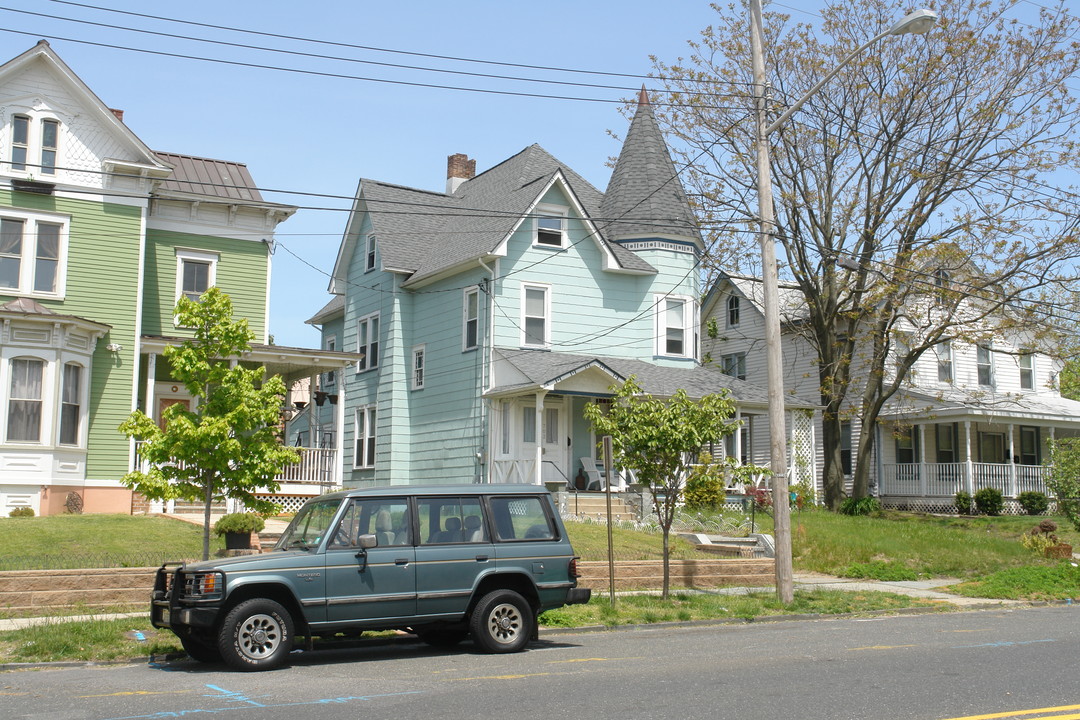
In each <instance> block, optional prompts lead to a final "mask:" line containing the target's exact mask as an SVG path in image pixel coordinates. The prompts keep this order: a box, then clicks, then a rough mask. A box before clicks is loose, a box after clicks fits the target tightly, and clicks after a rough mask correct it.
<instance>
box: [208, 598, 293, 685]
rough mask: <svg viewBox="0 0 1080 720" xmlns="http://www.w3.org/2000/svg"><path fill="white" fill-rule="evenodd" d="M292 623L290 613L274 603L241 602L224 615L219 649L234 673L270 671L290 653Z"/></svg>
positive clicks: (264, 601)
mask: <svg viewBox="0 0 1080 720" xmlns="http://www.w3.org/2000/svg"><path fill="white" fill-rule="evenodd" d="M292 644H293V621H292V617H291V616H290V615H289V611H288V610H286V609H285V608H283V607H282V606H281V605H279V604H278V603H276V602H274V601H273V600H267V599H265V598H255V599H252V600H245V601H244V602H242V603H240V604H239V605H237V606H236V607H234V608H233V609H232V610H230V611H229V614H228V615H226V616H225V622H224V623H222V625H221V633H220V634H219V635H218V650H220V651H221V657H222V659H223V660H224V661H225V663H226V664H227V665H229V667H231V668H233V669H236V670H270V669H272V668H276V667H278V666H279V665H281V664H282V663H284V662H285V659H286V658H287V657H288V655H289V653H290V652H292Z"/></svg>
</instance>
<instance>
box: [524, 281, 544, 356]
mask: <svg viewBox="0 0 1080 720" xmlns="http://www.w3.org/2000/svg"><path fill="white" fill-rule="evenodd" d="M529 290H540V291H543V293H544V315H543V320H544V340H543V342H542V343H531V342H529V334H528V332H527V331H526V324H527V322H528V320H529V319H530V318H532V319H535V318H537V317H540V316H538V315H528V314H527V311H526V306H527V305H528V303H527V302H526V296H527V295H528V291H529ZM521 347H525V348H549V347H551V285H549V284H547V283H533V282H523V283H521Z"/></svg>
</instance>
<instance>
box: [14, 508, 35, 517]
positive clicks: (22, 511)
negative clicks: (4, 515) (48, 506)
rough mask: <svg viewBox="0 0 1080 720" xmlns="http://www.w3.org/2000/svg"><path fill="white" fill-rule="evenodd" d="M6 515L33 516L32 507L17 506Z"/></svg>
mask: <svg viewBox="0 0 1080 720" xmlns="http://www.w3.org/2000/svg"><path fill="white" fill-rule="evenodd" d="M8 517H34V508H32V507H17V508H15V509H14V510H12V511H11V512H9V513H8Z"/></svg>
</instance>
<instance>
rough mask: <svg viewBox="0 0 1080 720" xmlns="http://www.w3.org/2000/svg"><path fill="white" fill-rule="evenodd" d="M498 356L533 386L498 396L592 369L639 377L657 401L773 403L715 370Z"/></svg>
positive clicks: (525, 354)
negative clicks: (721, 396)
mask: <svg viewBox="0 0 1080 720" xmlns="http://www.w3.org/2000/svg"><path fill="white" fill-rule="evenodd" d="M495 354H496V356H497V358H499V357H501V358H503V359H505V360H506V361H507V362H509V363H510V364H512V365H513V366H514V367H515V368H517V369H518V370H519V371H520V372H521V374H522V375H524V376H525V377H527V378H528V379H529V380H530V383H529V384H520V385H517V386H505V387H496V388H492V393H494V394H498V393H505V392H507V391H510V390H522V391H524V390H527V389H529V388H531V387H540V386H544V385H549V384H551V383H553V382H556V381H558V380H559V379H560V378H562V377H565V376H568V375H570V374H573V373H574V372H575V371H579V370H581V369H583V368H585V367H588V366H596V367H600V368H601V369H604V370H606V371H608V372H611V373H614V374H615V375H616V379H617V381H622V380H625V379H626V378H629V377H630V376H631V375H633V376H635V377H636V379H637V382H638V384H639V385H640V386H641V388H642V390H644V391H645V392H647V393H649V394H650V395H654V396H657V397H670V396H671V395H674V394H675V391H676V390H678V389H680V388H681V389H683V390H685V391H686V392H687V394H688V395H690V397H693V398H698V397H701V396H703V395H708V394H709V393H715V392H719V391H720V390H721V389H727V390H728V392H729V393H731V397H732V398H734V399H735V400H736V401H738V402H739V403H741V404H744V405H758V406H763V407H764V406H767V405H768V402H769V393H768V390H767V389H766V388H763V387H760V386H758V385H754V384H753V383H748V382H746V381H745V380H739V379H738V378H734V377H731V376H730V375H725V374H724V373H722V372H720V370H718V369H717V368H715V367H705V366H695V367H690V368H680V367H666V366H661V365H653V364H652V363H649V362H645V361H643V360H632V359H628V358H613V357H599V356H593V355H571V354H568V353H557V352H544V351H539V350H515V349H510V348H496V349H495ZM786 404H787V406H788V407H806V408H812V407H817V405H816V404H815V403H813V402H810V401H807V400H804V399H799V398H793V397H788V398H787V399H786Z"/></svg>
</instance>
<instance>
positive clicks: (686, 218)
mask: <svg viewBox="0 0 1080 720" xmlns="http://www.w3.org/2000/svg"><path fill="white" fill-rule="evenodd" d="M599 217H600V218H602V219H601V220H599V221H598V222H599V224H600V225H601V226H602V227H603V229H604V233H605V234H606V235H607V237H608V238H609V239H614V240H622V239H624V238H625V239H629V238H631V237H633V238H642V237H666V236H676V237H683V238H688V239H691V240H692V241H694V243H695V244H696V245H697V247H698V248H699V249H701V248H702V246H703V245H702V241H701V233H700V232H699V231H698V227H697V219H696V218H695V217H694V214H693V211H692V210H691V209H690V202H689V200H688V199H687V197H686V191H685V190H684V189H683V186H682V180H681V179H680V178H679V174H678V172H677V171H676V169H675V163H674V162H672V160H671V153H670V151H669V150H668V146H667V143H666V142H665V141H664V135H663V133H661V132H660V126H659V125H658V124H657V122H656V115H655V114H654V113H653V108H652V104H650V103H649V96H648V94H647V93H646V92H645V88H644V87H642V89H641V94H640V96H639V98H638V106H637V111H636V112H635V113H634V118H633V120H631V122H630V129H629V130H628V131H627V133H626V140H625V141H624V142H623V146H622V150H621V151H620V153H619V159H618V160H617V161H616V163H615V169H614V170H613V171H612V173H611V180H609V181H608V187H607V191H606V192H605V194H604V199H603V201H602V203H601V204H600V215H599Z"/></svg>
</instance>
